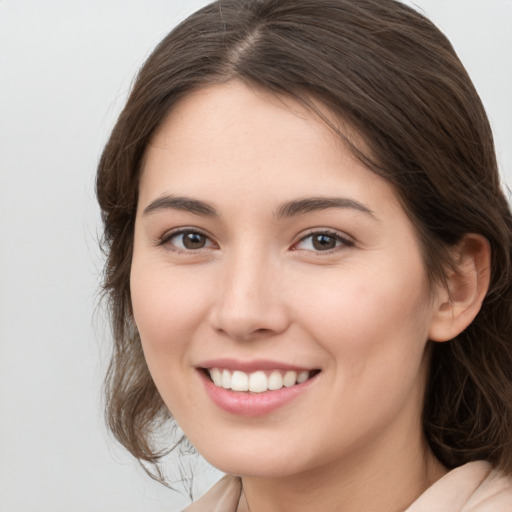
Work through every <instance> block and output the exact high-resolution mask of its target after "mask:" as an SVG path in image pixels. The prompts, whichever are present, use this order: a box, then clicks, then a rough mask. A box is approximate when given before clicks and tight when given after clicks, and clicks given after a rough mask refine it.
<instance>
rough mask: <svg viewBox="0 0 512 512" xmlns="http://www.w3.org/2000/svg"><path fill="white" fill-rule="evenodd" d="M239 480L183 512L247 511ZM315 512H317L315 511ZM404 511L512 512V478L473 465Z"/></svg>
mask: <svg viewBox="0 0 512 512" xmlns="http://www.w3.org/2000/svg"><path fill="white" fill-rule="evenodd" d="M241 491H242V484H241V481H240V478H238V477H236V476H231V475H227V476H225V477H224V478H222V479H221V480H220V481H219V482H217V483H216V484H215V485H214V486H213V487H212V488H211V489H210V490H209V491H208V492H207V493H206V494H205V495H204V496H203V497H202V498H200V499H199V500H198V501H196V502H194V503H192V505H190V506H189V507H187V508H186V509H185V510H184V511H183V512H237V507H238V504H239V502H240V508H239V509H238V512H246V511H247V509H246V508H245V503H243V500H241V499H240V493H241ZM312 512H316V511H312ZM405 512H512V479H511V478H508V477H505V476H503V475H501V474H500V473H498V472H497V471H494V470H492V468H491V466H490V465H489V464H488V463H487V462H483V461H477V462H470V463H468V464H465V465H464V466H461V467H459V468H456V469H454V470H453V471H450V472H449V473H447V474H446V475H445V476H444V477H443V478H441V479H439V480H438V481H437V482H436V483H435V484H434V485H432V486H431V487H429V488H428V489H427V490H426V491H425V492H424V493H423V494H422V495H421V496H420V497H419V498H418V499H417V500H416V501H415V502H414V503H413V504H412V505H411V506H410V507H409V508H408V509H407V510H406V511H405Z"/></svg>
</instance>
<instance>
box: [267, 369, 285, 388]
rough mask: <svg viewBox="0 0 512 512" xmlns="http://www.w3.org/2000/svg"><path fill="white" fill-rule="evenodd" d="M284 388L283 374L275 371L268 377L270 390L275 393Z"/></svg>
mask: <svg viewBox="0 0 512 512" xmlns="http://www.w3.org/2000/svg"><path fill="white" fill-rule="evenodd" d="M282 387H283V376H282V375H281V372H279V371H277V370H274V371H273V372H272V373H271V374H270V375H269V377H268V389H270V390H271V391H274V390H276V389H281V388H282Z"/></svg>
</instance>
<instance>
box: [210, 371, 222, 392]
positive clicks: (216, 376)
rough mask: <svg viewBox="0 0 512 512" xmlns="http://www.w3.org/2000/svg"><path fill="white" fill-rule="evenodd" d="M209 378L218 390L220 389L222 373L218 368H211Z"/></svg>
mask: <svg viewBox="0 0 512 512" xmlns="http://www.w3.org/2000/svg"><path fill="white" fill-rule="evenodd" d="M210 377H211V378H212V380H213V383H214V384H215V385H216V386H218V387H219V388H221V387H222V373H221V371H220V370H219V369H218V368H212V369H211V370H210Z"/></svg>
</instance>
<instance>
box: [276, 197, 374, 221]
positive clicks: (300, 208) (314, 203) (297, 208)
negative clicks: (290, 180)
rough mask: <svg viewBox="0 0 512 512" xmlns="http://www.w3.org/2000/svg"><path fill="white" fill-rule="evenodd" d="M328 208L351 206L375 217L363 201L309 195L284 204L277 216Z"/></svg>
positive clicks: (294, 214)
mask: <svg viewBox="0 0 512 512" xmlns="http://www.w3.org/2000/svg"><path fill="white" fill-rule="evenodd" d="M328 208H349V209H352V210H357V211H359V212H362V213H365V214H367V215H369V216H370V217H373V218H375V214H374V213H373V212H372V211H371V210H370V209H369V208H368V207H367V206H365V205H363V204H362V203H360V202H358V201H355V200H354V199H349V198H346V197H308V198H305V199H298V200H296V201H290V202H288V203H285V204H283V205H282V206H280V207H279V209H278V210H277V212H276V214H275V217H276V218H278V219H281V218H284V217H294V216H296V215H302V214H304V213H310V212H316V211H320V210H327V209H328Z"/></svg>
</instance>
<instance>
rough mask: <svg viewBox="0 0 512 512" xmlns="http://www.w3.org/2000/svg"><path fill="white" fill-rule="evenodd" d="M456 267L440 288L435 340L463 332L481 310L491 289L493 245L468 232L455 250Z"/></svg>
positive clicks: (432, 328) (431, 332)
mask: <svg viewBox="0 0 512 512" xmlns="http://www.w3.org/2000/svg"><path fill="white" fill-rule="evenodd" d="M453 261H454V267H453V269H452V270H450V271H449V274H448V275H447V278H446V284H447V287H446V288H444V287H443V289H442V290H439V292H438V295H437V298H436V301H437V304H436V310H435V312H434V317H433V319H432V323H431V326H430V330H429V338H430V339H431V340H432V341H448V340H451V339H453V338H455V336H457V335H458V334H460V333H461V332H462V331H463V330H464V329H465V328H466V327H467V326H468V325H469V324H470V323H471V322H472V321H473V320H474V318H475V317H476V315H477V314H478V312H479V311H480V308H481V305H482V301H483V300H484V298H485V296H486V294H487V290H488V288H489V279H490V269H491V248H490V244H489V242H488V240H487V239H486V238H485V237H483V236H481V235H477V234H472V233H470V234H467V235H465V236H464V238H463V239H462V241H461V242H460V243H459V244H457V246H456V247H455V248H454V249H453Z"/></svg>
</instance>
